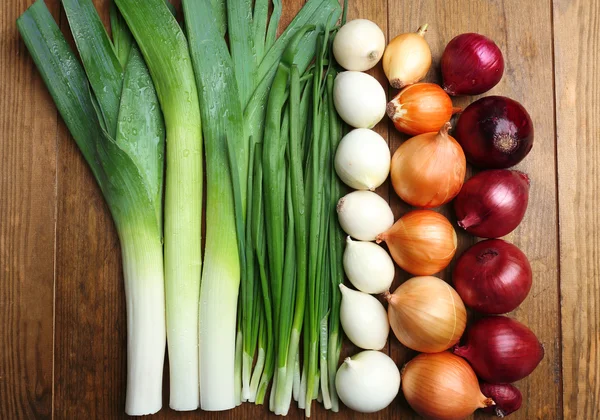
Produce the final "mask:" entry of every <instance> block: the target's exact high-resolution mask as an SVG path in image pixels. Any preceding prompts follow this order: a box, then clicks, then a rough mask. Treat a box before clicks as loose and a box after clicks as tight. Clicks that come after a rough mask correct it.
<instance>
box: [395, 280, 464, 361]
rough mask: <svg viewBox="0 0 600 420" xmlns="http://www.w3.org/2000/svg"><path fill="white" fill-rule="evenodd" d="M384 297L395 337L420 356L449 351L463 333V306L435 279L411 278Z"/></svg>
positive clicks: (445, 286)
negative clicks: (419, 353)
mask: <svg viewBox="0 0 600 420" xmlns="http://www.w3.org/2000/svg"><path fill="white" fill-rule="evenodd" d="M384 297H385V299H386V300H387V301H388V319H389V321H390V326H391V327H392V330H393V331H394V335H395V336H396V338H397V339H398V341H400V342H401V343H402V344H404V345H405V346H406V347H408V348H409V349H413V350H416V351H419V352H422V353H438V352H440V351H444V350H448V349H449V348H450V347H452V346H454V345H455V344H456V343H458V340H460V337H461V336H462V334H463V332H464V331H465V325H466V324H467V311H466V309H465V305H464V304H463V302H462V300H461V299H460V296H459V295H458V293H456V291H455V290H454V289H453V288H452V287H451V286H450V285H449V284H448V283H446V282H445V281H443V280H441V279H439V278H437V277H431V276H422V277H413V278H412V279H409V280H407V281H405V282H404V283H402V285H400V287H398V288H397V289H396V290H395V291H394V293H392V294H390V293H386V294H385V296H384Z"/></svg>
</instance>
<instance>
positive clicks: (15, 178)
mask: <svg viewBox="0 0 600 420" xmlns="http://www.w3.org/2000/svg"><path fill="white" fill-rule="evenodd" d="M28 3H29V1H11V2H7V4H6V5H5V4H3V5H2V6H1V7H0V43H1V44H0V63H2V64H1V65H0V133H1V134H0V156H1V162H0V418H2V419H18V418H50V417H51V415H52V380H53V375H52V374H53V372H52V349H53V342H52V340H53V333H52V328H53V300H54V235H55V228H56V212H55V203H56V125H57V119H58V116H57V112H56V108H55V107H54V104H53V103H52V99H51V98H50V95H49V94H48V93H47V91H46V89H45V87H44V84H43V82H42V80H41V78H40V77H39V76H38V74H37V70H36V69H35V66H34V65H33V61H32V60H31V59H30V57H29V54H28V53H27V49H26V48H25V45H24V43H23V42H22V41H21V39H20V36H19V34H18V31H17V28H16V25H15V21H16V19H17V17H18V16H19V15H20V14H21V13H22V12H23V10H25V8H26V7H27V6H28ZM48 6H49V8H50V10H51V11H52V12H53V14H54V15H55V16H58V2H57V1H50V2H49V3H48Z"/></svg>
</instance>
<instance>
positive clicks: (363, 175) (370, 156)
mask: <svg viewBox="0 0 600 420" xmlns="http://www.w3.org/2000/svg"><path fill="white" fill-rule="evenodd" d="M390 161H391V156H390V149H389V147H388V145H387V143H386V141H385V140H384V139H383V137H381V136H380V135H379V134H377V133H376V132H374V131H373V130H369V129H367V128H357V129H355V130H352V131H351V132H349V133H348V134H346V135H345V136H344V137H343V138H342V140H341V141H340V144H339V146H338V148H337V151H336V154H335V161H334V162H335V171H336V172H337V174H338V176H339V177H340V179H341V180H342V181H344V183H345V184H346V185H348V186H349V187H352V188H354V189H357V190H371V191H373V190H374V189H375V188H377V187H379V186H380V185H381V184H383V183H384V181H385V179H386V178H387V176H388V174H389V173H390Z"/></svg>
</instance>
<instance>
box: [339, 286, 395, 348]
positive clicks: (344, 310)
mask: <svg viewBox="0 0 600 420" xmlns="http://www.w3.org/2000/svg"><path fill="white" fill-rule="evenodd" d="M340 291H341V292H342V304H341V306H340V322H341V324H342V328H343V329H344V333H345V334H346V336H347V337H348V338H349V339H350V341H352V342H353V343H354V344H355V345H357V346H358V347H360V348H362V349H367V350H381V349H382V348H383V347H384V346H385V343H386V342H387V337H388V335H389V333H390V322H389V320H388V315H387V311H386V310H385V308H384V307H383V305H382V304H381V302H379V301H378V300H377V299H376V298H374V297H373V296H371V295H368V294H366V293H363V292H357V291H356V290H352V289H349V288H347V287H346V286H344V285H343V284H340Z"/></svg>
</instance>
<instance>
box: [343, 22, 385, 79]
mask: <svg viewBox="0 0 600 420" xmlns="http://www.w3.org/2000/svg"><path fill="white" fill-rule="evenodd" d="M384 49H385V35H384V34H383V31H382V30H381V28H379V26H377V24H376V23H375V22H371V21H370V20H368V19H355V20H351V21H350V22H348V23H346V24H345V25H344V26H342V27H341V29H340V30H339V31H338V33H337V35H336V36H335V39H334V40H333V55H334V56H335V60H336V61H337V62H338V63H339V65H340V66H342V67H343V68H345V69H346V70H355V71H366V70H369V69H371V68H373V66H375V64H377V63H378V62H379V60H381V57H382V56H383V51H384Z"/></svg>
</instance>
